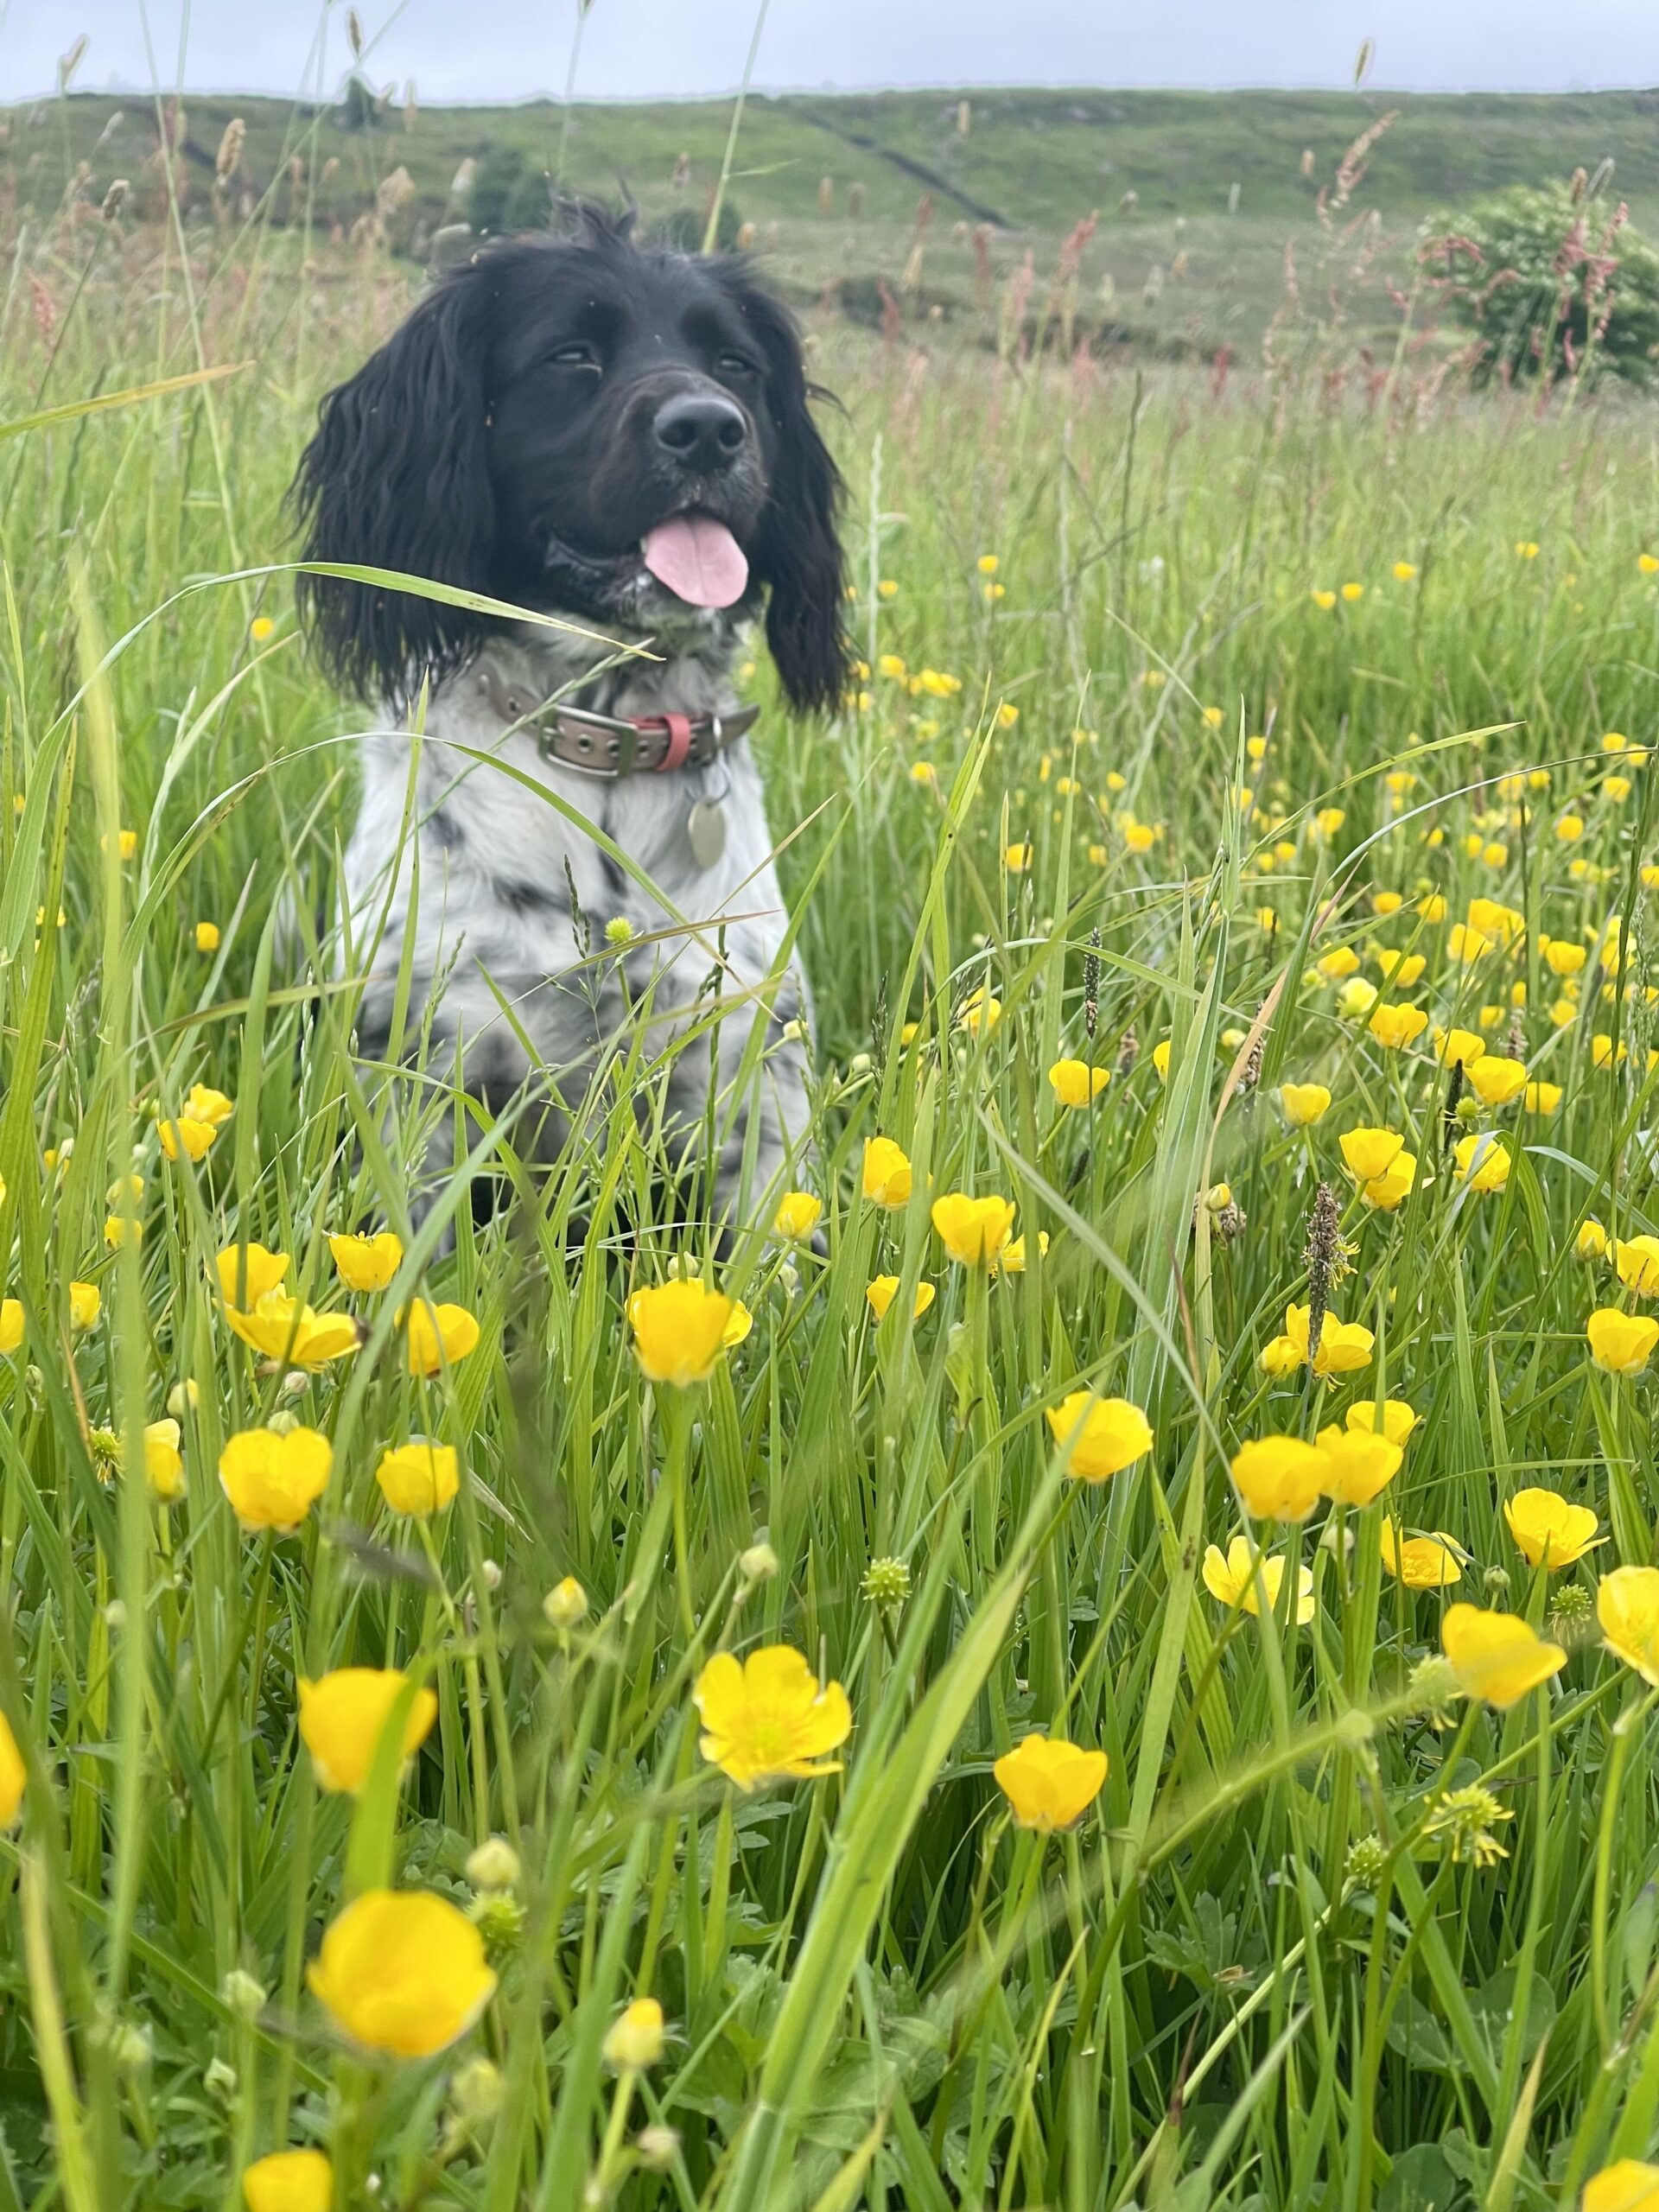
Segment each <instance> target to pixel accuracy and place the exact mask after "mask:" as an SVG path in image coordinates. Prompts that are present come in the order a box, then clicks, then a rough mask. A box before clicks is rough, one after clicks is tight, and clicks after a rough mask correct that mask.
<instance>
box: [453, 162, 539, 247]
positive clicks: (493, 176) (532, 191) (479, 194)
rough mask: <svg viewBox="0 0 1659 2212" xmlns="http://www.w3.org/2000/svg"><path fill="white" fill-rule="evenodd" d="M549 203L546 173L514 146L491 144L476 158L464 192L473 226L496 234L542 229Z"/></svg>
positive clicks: (497, 235)
mask: <svg viewBox="0 0 1659 2212" xmlns="http://www.w3.org/2000/svg"><path fill="white" fill-rule="evenodd" d="M552 206H553V201H552V195H551V194H550V192H549V190H548V184H547V178H546V176H545V175H543V172H542V171H541V170H540V169H538V168H532V167H531V163H530V162H528V161H527V160H526V159H525V157H524V154H523V152H522V151H521V149H519V148H518V147H517V146H493V147H492V148H491V149H490V150H489V152H488V153H487V154H486V155H485V156H483V158H482V159H481V160H480V162H479V164H478V168H477V170H476V172H475V173H474V177H473V181H472V187H471V189H470V190H469V191H468V193H467V216H468V219H470V221H471V223H472V226H473V228H474V230H475V231H479V232H488V233H489V234H490V235H491V236H492V237H496V238H499V237H503V236H505V234H506V233H508V232H512V231H544V230H545V229H546V228H547V226H548V221H549V219H550V215H551V213H552Z"/></svg>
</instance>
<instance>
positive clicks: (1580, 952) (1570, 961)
mask: <svg viewBox="0 0 1659 2212" xmlns="http://www.w3.org/2000/svg"><path fill="white" fill-rule="evenodd" d="M1543 952H1544V958H1545V960H1546V961H1547V962H1548V964H1549V967H1550V968H1551V969H1552V970H1553V971H1554V974H1556V975H1557V976H1576V975H1577V974H1578V973H1579V971H1580V969H1581V968H1582V967H1583V966H1584V963H1585V962H1586V960H1587V959H1588V958H1589V957H1590V956H1589V954H1588V952H1587V951H1586V949H1585V947H1584V946H1583V945H1581V944H1573V941H1572V939H1571V938H1563V937H1552V938H1547V939H1546V941H1545V944H1544V948H1543Z"/></svg>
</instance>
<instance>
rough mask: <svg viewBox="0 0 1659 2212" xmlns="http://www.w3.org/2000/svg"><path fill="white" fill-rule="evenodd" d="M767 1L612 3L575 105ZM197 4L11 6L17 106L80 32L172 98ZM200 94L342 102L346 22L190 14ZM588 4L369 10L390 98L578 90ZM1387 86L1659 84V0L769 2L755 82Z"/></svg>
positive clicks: (545, 0) (588, 42)
mask: <svg viewBox="0 0 1659 2212" xmlns="http://www.w3.org/2000/svg"><path fill="white" fill-rule="evenodd" d="M755 5H756V0H593V6H592V10H591V12H590V14H589V16H588V23H587V28H586V30H585V32H584V34H583V39H582V52H581V57H580V64H579V67H578V69H577V73H576V80H575V81H576V89H577V91H578V92H579V93H585V94H587V95H588V97H589V98H630V97H632V98H642V97H645V96H657V97H661V96H664V95H670V94H677V93H682V94H695V93H708V92H724V91H727V90H728V89H729V88H730V87H731V86H733V85H734V84H735V83H736V82H737V81H738V79H740V78H741V75H742V73H743V64H744V59H745V56H746V54H747V51H748V45H749V40H750V37H751V35H752V33H753V24H754V15H755ZM185 9H186V0H0V100H4V99H24V98H27V97H32V96H34V95H36V94H38V93H41V92H47V91H48V90H50V89H51V87H52V86H53V85H54V83H55V80H56V72H57V63H58V58H59V56H60V54H64V53H65V52H66V51H67V49H68V48H70V47H71V46H73V43H74V41H75V39H76V37H77V36H78V35H79V34H80V33H81V32H83V31H85V32H86V33H87V34H88V37H89V44H88V47H87V49H86V57H85V59H84V60H82V62H81V64H80V66H79V70H78V72H77V74H76V77H75V82H76V83H77V84H78V85H79V86H82V87H83V88H86V89H92V90H105V89H109V90H117V91H123V92H132V91H140V90H144V89H147V88H148V87H149V85H150V83H151V73H150V65H149V60H148V58H147V54H146V47H145V37H144V23H145V21H146V18H147V20H148V22H149V32H150V37H151V41H152V42H153V51H154V54H155V58H156V71H157V73H159V75H160V78H161V79H162V83H163V84H164V85H168V86H170V85H172V84H173V83H175V81H176V80H177V78H178V76H179V73H180V63H179V50H180V23H181V16H182V15H183V14H184V12H185ZM576 13H577V11H576V0H464V4H457V0H404V4H403V5H402V6H401V7H400V6H398V5H397V0H359V16H361V18H362V21H363V24H364V27H365V33H366V35H367V36H368V38H369V40H370V41H371V49H370V53H369V54H368V57H367V60H366V64H365V66H366V67H367V69H368V73H370V75H371V76H372V77H373V78H374V79H375V81H376V82H377V83H378V84H380V83H385V81H386V80H387V79H393V78H395V79H397V80H398V82H399V83H400V84H401V83H402V82H403V81H404V79H407V78H410V77H412V78H413V79H415V82H416V86H418V88H419V92H420V96H421V98H422V99H423V100H455V99H471V100H481V99H489V100H496V99H522V98H525V97H528V96H529V95H531V94H532V93H536V92H560V91H562V90H563V86H564V83H565V79H566V73H567V72H568V70H569V66H570V58H571V41H572V36H573V33H574V30H575V22H576ZM345 16H346V9H345V6H344V5H343V4H338V3H337V4H334V5H332V6H329V7H327V8H324V7H322V6H320V5H314V4H312V0H188V22H189V33H188V42H187V44H186V48H185V53H184V62H183V79H184V83H185V85H186V86H187V88H188V89H193V90H199V91H226V92H279V93H292V92H296V91H298V90H299V89H300V88H301V87H302V86H305V87H306V88H307V89H311V90H315V88H316V85H317V77H318V60H317V41H318V37H319V34H320V32H322V31H324V30H326V37H327V45H326V59H325V60H324V62H323V65H322V68H323V78H324V82H325V84H326V86H327V89H328V90H329V91H331V92H332V91H333V90H334V88H335V87H336V86H337V85H338V82H339V79H340V73H341V70H342V69H343V67H344V66H345V63H346V58H347V49H346V26H345ZM1368 35H1369V36H1370V37H1372V38H1374V39H1375V40H1376V64H1375V67H1374V69H1373V72H1372V74H1371V78H1370V83H1371V84H1372V85H1373V86H1376V88H1378V89H1383V88H1398V89H1401V90H1406V91H1418V92H1457V91H1466V90H1487V91H1523V92H1564V91H1568V90H1577V89H1580V88H1582V87H1586V86H1632V85H1649V86H1651V85H1659V0H1165V4H1164V5H1161V6H1157V5H1154V6H1151V7H1149V6H1147V4H1146V0H771V8H770V12H769V14H768V16H767V18H766V25H765V28H764V30H763V32H762V35H761V40H760V59H759V61H758V64H757V67H756V71H755V81H756V83H757V84H759V85H761V86H766V87H767V88H769V89H773V90H785V89H791V88H796V87H799V88H804V89H808V90H812V91H819V90H822V89H824V88H826V87H832V88H841V89H845V90H853V89H856V88H860V87H864V86H875V85H972V84H983V85H995V84H1027V85H1029V84H1075V85H1180V86H1230V85H1284V86H1341V85H1345V84H1347V83H1348V82H1349V81H1350V79H1351V74H1352V71H1353V65H1354V57H1355V54H1356V53H1357V49H1358V47H1359V44H1360V41H1362V39H1363V38H1365V37H1366V36H1368Z"/></svg>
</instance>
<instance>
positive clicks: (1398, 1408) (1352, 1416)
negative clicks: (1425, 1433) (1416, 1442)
mask: <svg viewBox="0 0 1659 2212" xmlns="http://www.w3.org/2000/svg"><path fill="white" fill-rule="evenodd" d="M1343 1419H1344V1421H1345V1422H1346V1423H1347V1425H1348V1427H1350V1428H1357V1429H1363V1431H1364V1433H1366V1435H1367V1436H1370V1435H1373V1434H1375V1433H1376V1400H1375V1399H1373V1398H1362V1399H1360V1400H1359V1402H1357V1404H1355V1405H1351V1406H1350V1407H1349V1408H1348V1410H1347V1412H1346V1413H1345V1414H1344V1415H1343ZM1416 1426H1417V1415H1416V1414H1415V1413H1414V1412H1413V1410H1412V1408H1410V1406H1408V1404H1407V1402H1406V1401H1405V1400H1404V1399H1403V1398H1384V1400H1383V1435H1384V1436H1386V1437H1387V1438H1388V1440H1389V1443H1390V1444H1398V1445H1400V1446H1402V1448H1403V1446H1405V1445H1406V1444H1407V1443H1408V1441H1409V1440H1410V1437H1411V1432H1412V1431H1413V1429H1414V1428H1415V1427H1416Z"/></svg>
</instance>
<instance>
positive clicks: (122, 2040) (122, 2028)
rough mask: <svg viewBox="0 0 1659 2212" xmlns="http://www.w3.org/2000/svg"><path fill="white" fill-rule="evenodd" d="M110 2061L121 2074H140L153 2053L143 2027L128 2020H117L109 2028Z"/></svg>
mask: <svg viewBox="0 0 1659 2212" xmlns="http://www.w3.org/2000/svg"><path fill="white" fill-rule="evenodd" d="M109 2052H110V2063H111V2066H113V2067H115V2068H116V2069H118V2071H119V2072H121V2073H123V2074H142V2073H143V2070H144V2069H145V2068H146V2067H147V2066H148V2065H149V2062H150V2060H151V2058H152V2057H153V2056H154V2055H155V2054H154V2053H153V2052H152V2050H150V2047H149V2036H148V2035H147V2034H146V2033H145V2032H144V2031H143V2028H141V2027H138V2026H137V2025H136V2024H134V2023H133V2022H132V2021H130V2020H118V2021H117V2023H116V2024H115V2025H114V2026H113V2027H112V2028H111V2030H110V2041H109Z"/></svg>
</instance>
